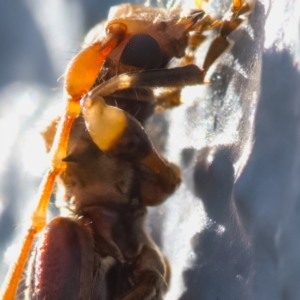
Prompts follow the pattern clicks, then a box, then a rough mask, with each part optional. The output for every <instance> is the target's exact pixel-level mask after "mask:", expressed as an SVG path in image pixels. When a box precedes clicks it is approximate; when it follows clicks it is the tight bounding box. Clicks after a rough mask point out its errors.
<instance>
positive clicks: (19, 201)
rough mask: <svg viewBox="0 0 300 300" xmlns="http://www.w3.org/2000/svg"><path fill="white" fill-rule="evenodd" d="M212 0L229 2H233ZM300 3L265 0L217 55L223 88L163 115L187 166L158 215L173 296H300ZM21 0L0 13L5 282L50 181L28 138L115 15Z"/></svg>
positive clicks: (165, 143) (187, 96)
mask: <svg viewBox="0 0 300 300" xmlns="http://www.w3.org/2000/svg"><path fill="white" fill-rule="evenodd" d="M211 2H213V3H212V6H214V7H215V8H216V9H217V10H218V11H220V10H222V7H220V6H219V5H218V4H220V3H223V1H211ZM298 2H299V1H296V0H294V1H288V0H285V1H274V2H273V3H272V7H271V10H270V14H269V16H268V19H267V20H266V19H265V18H266V16H265V13H266V11H267V10H268V5H269V1H261V2H260V1H258V2H257V5H256V8H255V11H254V13H253V14H252V15H251V16H250V19H249V23H246V24H245V25H244V27H242V28H241V29H240V30H238V31H236V32H235V33H234V34H232V36H231V37H230V38H231V39H232V40H235V44H234V46H233V48H232V49H231V52H230V53H228V54H226V55H224V56H223V58H222V60H218V62H217V63H216V65H215V68H214V70H213V72H212V74H210V75H211V77H210V78H211V79H210V80H211V85H210V86H205V87H201V88H199V89H194V90H186V91H185V92H184V97H183V98H184V100H185V102H186V106H185V107H179V108H177V109H174V110H173V111H172V112H170V113H166V114H165V115H164V116H156V117H155V118H154V119H155V122H156V124H158V125H161V128H158V129H157V126H156V127H152V129H151V132H161V135H162V136H163V139H160V140H158V144H159V145H160V148H161V149H163V150H164V153H165V155H166V157H168V159H170V160H172V161H174V162H177V163H178V164H179V165H180V166H181V168H182V170H183V185H182V186H181V188H180V189H179V190H178V192H177V193H176V194H175V195H174V196H173V197H171V198H170V199H169V200H168V202H166V204H165V205H164V206H162V207H159V208H157V209H156V210H151V212H150V217H151V218H150V229H151V230H152V233H153V235H154V237H156V239H157V242H158V243H159V245H160V246H161V247H162V248H163V249H164V251H165V253H166V255H167V256H168V257H169V258H170V261H171V264H172V266H173V277H172V286H171V289H170V292H169V294H168V299H169V300H173V299H182V300H183V299H199V298H200V297H201V300H202V299H204V300H211V299H213V300H215V299H219V300H229V299H233V300H234V299H259V300H264V299H272V300H273V299H274V300H277V299H278V300H279V299H282V300H286V299H287V300H293V299H295V300H297V299H299V298H300V285H299V282H298V278H299V276H300V263H299V261H300V257H299V253H300V238H299V226H300V223H299V217H298V215H299V204H300V202H299V194H300V191H299V179H300V178H299V177H300V163H299V162H300V160H299V158H300V157H299V155H300V149H299V148H300V140H299V136H300V135H299V128H300V125H299V106H300V102H299V101H300V74H299V66H298V65H297V63H296V62H299V57H300V55H299V54H300V44H299V38H300V34H299V14H300V7H299V3H298ZM14 5H15V6H14V7H10V6H11V4H9V3H8V2H7V3H2V9H1V11H0V14H1V15H2V18H0V20H1V22H2V23H3V25H2V26H1V28H2V29H1V30H0V38H1V50H0V51H1V68H2V72H1V76H0V89H1V90H0V108H1V109H0V139H1V148H0V150H1V155H0V172H1V177H0V178H1V179H0V180H1V181H0V190H1V191H0V251H1V253H0V259H1V263H0V268H1V272H0V282H2V278H3V273H4V272H6V270H7V264H6V263H5V258H4V252H5V251H6V250H7V247H8V246H9V245H11V241H12V235H13V233H14V232H17V233H18V232H20V228H18V230H14V228H15V224H20V222H22V221H23V220H26V210H25V211H24V207H25V208H27V207H28V205H27V204H25V203H27V202H28V201H29V200H30V199H32V198H33V195H34V193H35V189H36V186H37V185H38V183H39V181H40V177H39V176H33V175H30V176H29V175H28V172H29V170H30V168H28V167H27V164H26V162H24V159H25V160H26V161H27V162H28V161H29V159H30V158H31V160H32V161H33V162H34V161H37V160H38V153H39V151H40V149H39V148H38V145H39V144H36V145H35V146H34V147H31V148H30V147H28V145H27V146H26V143H27V144H28V143H29V144H31V146H32V145H33V142H32V141H33V140H32V137H34V135H33V134H32V132H33V131H36V129H37V128H36V127H38V126H37V125H35V124H36V121H37V119H39V118H41V115H42V112H43V111H44V109H45V106H48V107H49V106H50V103H51V102H52V101H53V100H52V99H53V98H55V100H58V99H60V95H56V94H55V93H54V92H53V91H52V90H51V88H52V87H55V85H56V83H55V81H54V78H57V77H58V76H59V75H61V73H62V72H63V70H64V66H65V65H66V63H67V61H64V60H63V59H65V58H70V57H71V56H72V55H73V54H72V53H70V52H74V51H77V50H78V47H76V45H79V41H80V40H82V37H83V32H85V30H86V29H83V27H84V24H87V23H89V21H90V20H95V21H94V22H96V21H97V20H100V19H101V18H103V17H105V14H106V13H105V9H104V5H107V3H106V2H105V1H96V0H95V1H93V0H89V1H85V2H84V3H83V2H82V1H81V2H79V1H72V3H71V2H69V1H53V0H52V1H50V0H49V1H44V2H43V5H44V6H43V7H44V8H43V10H41V6H40V7H39V8H37V5H38V1H35V0H30V1H27V2H26V4H24V3H23V2H22V3H21V1H17V2H16V3H15V4H14ZM39 5H41V4H39ZM47 5H48V6H47ZM49 5H50V6H49ZM222 5H223V4H222ZM43 11H46V12H47V13H46V14H45V15H44V14H43ZM37 12H39V13H38V14H37ZM66 12H68V13H66ZM70 12H72V13H70ZM98 12H99V14H98ZM100 12H101V13H103V14H102V15H100ZM16 13H18V15H19V16H18V17H16V16H15V17H14V18H12V17H9V18H8V16H13V15H16ZM53 15H55V16H56V17H55V18H53ZM46 16H48V19H47V17H46ZM50 19H51V20H55V22H54V23H53V21H52V23H51V22H50ZM12 20H15V21H14V23H12ZM47 20H48V21H47ZM74 20H76V22H75V21H74ZM42 21H44V23H43V22H42ZM47 22H48V23H47ZM265 22H266V23H265ZM45 24H46V26H45ZM47 24H48V26H47ZM50 24H51V25H50ZM90 25H92V24H89V25H88V27H90ZM57 30H58V31H57ZM51 32H52V35H50V34H51ZM53 32H55V33H53ZM57 32H59V34H57ZM12 41H13V42H12ZM71 41H72V42H71ZM53 45H59V46H60V47H61V48H60V49H61V50H57V48H55V47H54V46H53ZM206 46H207V45H204V46H203V48H202V50H201V52H199V53H198V61H199V64H201V62H202V61H203V55H204V54H203V53H205V47H206ZM264 46H265V47H264ZM10 47H11V48H10ZM64 51H65V52H64ZM26 64H27V65H26ZM28 65H29V66H28ZM195 95H196V97H195ZM28 99H29V100H28ZM50 99H51V100H50ZM47 100H49V101H48V102H47ZM20 103H23V105H24V103H25V104H26V105H25V106H20ZM256 103H258V105H257V110H256ZM30 107H31V112H32V114H31V113H29V112H27V109H29V108H30ZM255 112H256V115H255ZM254 116H255V119H254ZM252 124H254V131H253V132H252ZM8 128H10V129H8ZM38 129H39V128H38ZM252 133H253V134H254V139H253V140H254V142H255V143H254V144H253V149H252V152H251V153H250V150H251V140H252ZM29 141H30V142H29ZM28 149H29V150H28ZM249 154H250V157H249V160H247V158H248V155H249ZM32 157H33V159H32ZM245 163H246V166H245V168H244V169H243V166H244V164H245ZM40 165H41V163H40ZM37 170H38V171H36V172H35V174H40V172H41V170H42V169H41V167H40V169H37ZM239 174H240V176H239ZM234 182H235V184H234ZM151 224H152V225H151ZM12 249H13V248H11V249H10V251H8V252H6V259H7V253H9V254H11V253H12V252H13V251H12ZM8 256H9V255H8Z"/></svg>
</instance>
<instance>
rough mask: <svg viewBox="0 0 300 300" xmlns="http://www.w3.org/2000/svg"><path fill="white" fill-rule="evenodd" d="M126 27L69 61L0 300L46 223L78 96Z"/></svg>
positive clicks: (13, 286)
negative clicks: (61, 104) (47, 162)
mask: <svg viewBox="0 0 300 300" xmlns="http://www.w3.org/2000/svg"><path fill="white" fill-rule="evenodd" d="M125 31H126V26H125V25H124V24H121V23H117V24H113V25H112V26H110V28H108V34H109V36H108V37H107V38H106V39H104V41H99V42H96V43H94V44H92V45H91V46H89V47H87V48H85V49H83V50H82V51H81V52H79V54H78V55H77V56H76V57H74V59H73V60H72V61H71V62H70V64H69V66H68V68H67V72H66V80H65V91H66V94H67V96H66V108H65V111H64V114H63V116H62V118H61V120H60V122H59V125H58V130H57V133H56V136H55V139H54V143H53V146H52V149H51V152H50V157H51V167H50V168H49V170H48V172H47V174H46V175H45V177H44V179H43V181H42V183H41V185H40V188H39V193H38V202H37V205H36V208H35V210H34V212H33V214H32V216H31V225H30V228H29V229H28V231H27V234H26V235H25V237H24V239H23V244H22V247H21V251H20V254H19V256H18V258H17V260H16V262H15V263H14V265H13V266H12V268H11V270H10V271H9V273H8V275H7V278H6V281H5V283H4V285H3V287H2V290H1V293H0V299H2V300H13V299H14V298H15V295H16V291H17V288H18V284H19V280H20V277H21V274H22V272H23V269H24V265H25V263H26V261H27V258H28V256H29V252H30V250H31V247H32V243H33V241H34V237H35V235H36V234H37V233H38V232H39V231H41V230H42V229H43V228H44V226H45V224H46V212H47V207H48V203H49V199H50V196H51V193H52V189H53V186H54V183H55V179H56V177H57V175H59V174H60V173H62V172H63V171H64V169H65V167H66V164H65V163H64V162H63V161H62V159H63V158H65V157H66V156H67V146H68V141H69V134H70V130H71V128H72V124H73V122H74V120H75V119H76V117H77V116H78V114H79V113H80V99H81V97H82V95H84V94H86V93H87V92H88V91H89V90H90V89H91V87H92V85H93V84H94V82H95V80H96V78H97V76H98V73H99V70H100V69H101V67H102V64H103V62H104V61H105V59H106V57H107V56H108V55H109V53H110V52H111V51H112V50H113V49H114V48H115V47H116V46H117V45H118V43H119V42H120V41H121V39H122V38H123V36H124V33H125Z"/></svg>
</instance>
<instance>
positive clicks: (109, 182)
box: [1, 0, 252, 299]
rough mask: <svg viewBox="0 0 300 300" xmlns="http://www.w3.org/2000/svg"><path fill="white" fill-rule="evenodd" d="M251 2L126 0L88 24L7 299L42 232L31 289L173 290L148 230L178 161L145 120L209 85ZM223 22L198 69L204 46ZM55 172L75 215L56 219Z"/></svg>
mask: <svg viewBox="0 0 300 300" xmlns="http://www.w3.org/2000/svg"><path fill="white" fill-rule="evenodd" d="M251 9H252V4H251V3H250V2H245V3H244V2H243V1H242V0H233V2H232V6H231V8H230V11H229V14H228V16H226V18H225V19H224V20H222V21H220V20H217V19H215V18H213V17H212V16H211V15H209V14H205V12H204V11H203V10H202V9H201V8H199V9H196V10H188V11H186V10H183V9H171V10H168V11H167V10H164V9H161V8H152V7H146V6H134V5H131V4H123V5H119V6H116V7H113V8H112V9H111V11H110V14H109V17H108V21H107V22H105V23H102V24H100V25H98V26H96V27H95V28H94V29H93V30H92V31H91V32H90V34H89V35H88V36H87V38H86V41H85V47H84V48H83V50H82V51H81V52H79V53H78V54H77V55H76V56H75V57H74V58H73V59H72V60H71V62H70V63H69V65H68V67H67V70H66V73H65V96H64V98H65V110H64V112H63V113H62V115H61V116H60V117H59V120H58V125H57V126H56V121H57V120H55V121H53V122H52V123H51V124H50V125H49V127H48V128H47V129H46V130H45V132H44V139H45V142H46V146H47V148H48V150H49V152H50V157H51V166H50V168H49V169H48V171H47V173H46V175H45V177H44V179H43V181H42V183H41V186H40V189H39V194H38V203H37V206H36V209H35V210H34V211H33V213H32V216H31V226H30V228H29V229H28V232H27V234H26V236H25V238H24V242H23V245H22V248H21V252H20V255H19V257H18V259H17V261H16V263H15V265H14V266H13V268H12V270H11V271H10V272H9V274H8V277H7V281H6V283H5V284H4V285H3V289H2V293H1V299H14V297H15V294H16V290H17V287H18V283H19V278H20V276H21V274H22V272H23V269H24V265H25V263H26V261H27V258H28V255H29V253H30V250H31V247H32V243H33V241H34V238H35V236H36V235H37V234H38V233H39V232H41V235H40V238H39V241H38V244H37V246H36V248H35V251H34V254H33V259H32V261H33V262H32V266H31V267H30V272H29V273H30V274H29V275H28V285H29V287H28V292H27V294H28V298H29V299H77V298H80V299H98V298H102V299H162V298H163V295H164V293H165V291H166V290H167V287H168V283H169V280H170V267H169V266H168V262H167V260H166V259H165V258H164V257H163V256H162V255H161V254H160V252H159V250H158V249H157V246H156V245H155V244H154V242H153V241H152V240H151V238H150V237H149V236H148V234H147V233H146V230H145V228H144V227H145V226H144V223H145V217H146V207H147V206H153V205H158V204H160V203H162V202H163V201H164V200H165V199H166V198H167V197H168V196H169V195H170V194H172V193H173V192H174V191H175V189H176V188H177V187H178V185H179V184H180V171H179V169H178V168H177V167H176V166H175V165H173V164H171V163H168V162H167V161H166V160H164V159H163V158H161V157H160V156H159V154H158V153H157V151H156V150H155V148H154V146H153V145H152V143H151V141H150V139H149V137H148V134H147V133H146V131H145V130H144V128H143V125H144V124H145V122H146V120H147V119H148V118H149V116H151V115H152V114H153V113H154V112H155V110H157V109H161V108H171V107H173V106H176V105H179V104H180V91H181V89H182V88H183V87H185V86H188V85H196V84H203V83H204V78H205V75H206V73H207V71H208V70H209V68H210V67H211V65H212V64H213V63H214V61H215V60H216V59H217V58H218V57H219V56H220V55H221V54H222V53H223V52H224V51H225V50H226V49H227V48H228V46H229V44H230V43H229V41H228V39H227V36H228V35H229V34H230V33H231V32H232V31H234V30H235V29H236V28H237V27H238V26H239V25H240V24H241V23H242V21H243V17H242V15H244V14H246V13H248V12H250V11H251ZM217 27H220V29H219V33H218V34H217V35H216V37H215V38H214V40H213V41H212V43H211V45H210V47H209V49H208V52H207V55H206V57H205V59H204V63H203V66H202V68H201V69H200V68H199V67H198V66H196V65H195V64H194V53H195V50H196V49H197V48H198V47H199V46H200V45H201V43H202V41H203V40H204V35H203V32H204V31H206V30H211V29H214V28H217ZM156 87H160V88H163V89H162V91H161V92H160V93H159V94H158V95H155V94H154V93H153V89H154V88H156ZM56 181H57V182H58V186H59V189H60V192H59V195H60V199H59V200H60V202H63V203H64V206H66V207H67V209H68V211H69V215H70V216H68V217H62V216H61V217H58V218H55V219H53V220H52V221H51V222H50V223H49V224H47V225H46V211H47V205H48V201H49V197H50V195H51V193H52V189H53V186H54V184H55V182H56ZM45 225H46V227H45Z"/></svg>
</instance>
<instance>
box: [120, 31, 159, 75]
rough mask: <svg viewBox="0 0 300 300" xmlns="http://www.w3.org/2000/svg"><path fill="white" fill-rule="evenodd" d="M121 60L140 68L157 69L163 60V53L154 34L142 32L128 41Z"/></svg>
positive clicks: (125, 63)
mask: <svg viewBox="0 0 300 300" xmlns="http://www.w3.org/2000/svg"><path fill="white" fill-rule="evenodd" d="M120 62H121V63H122V64H124V65H128V66H133V67H137V68H140V69H156V68H158V67H160V66H161V64H162V62H163V54H162V52H161V50H160V47H159V44H158V42H157V41H156V40H155V39H154V38H153V37H152V36H150V35H149V34H143V33H140V34H136V35H134V36H133V37H132V38H131V39H130V40H129V41H128V43H127V45H126V46H125V48H124V50H123V53H122V56H121V59H120Z"/></svg>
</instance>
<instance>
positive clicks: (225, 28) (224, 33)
mask: <svg viewBox="0 0 300 300" xmlns="http://www.w3.org/2000/svg"><path fill="white" fill-rule="evenodd" d="M252 7H253V4H252V2H250V1H247V2H245V3H243V1H242V0H233V1H232V7H231V14H230V16H229V17H228V18H226V19H225V20H223V21H222V23H221V26H220V30H219V33H218V34H217V35H216V36H215V38H214V40H213V41H212V43H211V44H210V47H209V49H208V51H207V54H206V57H205V59H204V63H203V69H204V71H206V72H207V71H208V69H209V68H210V67H211V65H212V64H213V63H214V62H215V60H216V59H217V58H218V57H219V56H220V55H222V54H223V53H224V52H225V50H226V49H227V48H228V46H229V45H230V42H229V41H228V39H227V37H228V35H229V34H230V33H232V32H233V31H234V30H235V29H236V28H237V27H238V26H239V25H240V24H241V23H242V22H243V21H244V19H243V18H240V16H241V15H243V14H246V13H248V12H250V11H251V10H252Z"/></svg>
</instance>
